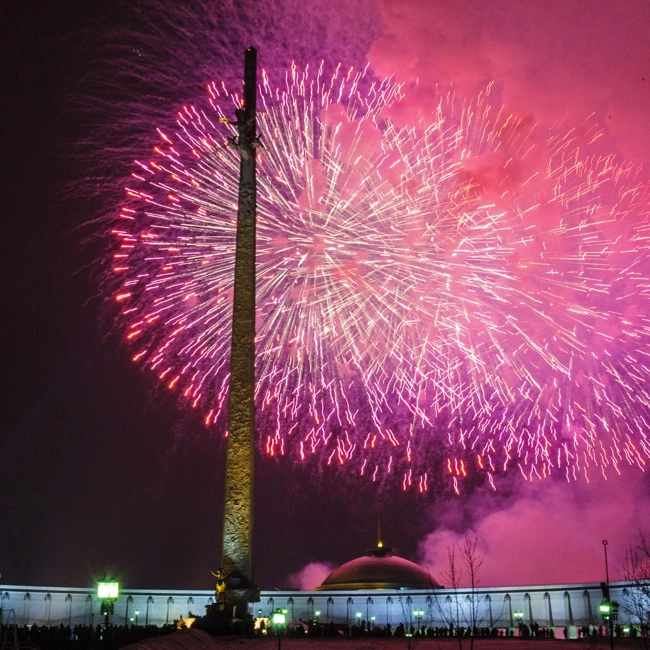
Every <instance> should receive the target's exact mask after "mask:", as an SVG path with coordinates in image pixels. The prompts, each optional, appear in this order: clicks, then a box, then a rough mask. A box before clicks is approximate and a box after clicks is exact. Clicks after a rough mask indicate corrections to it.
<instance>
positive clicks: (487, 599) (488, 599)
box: [485, 594, 494, 627]
mask: <svg viewBox="0 0 650 650" xmlns="http://www.w3.org/2000/svg"><path fill="white" fill-rule="evenodd" d="M485 602H486V603H487V609H488V618H489V621H490V627H494V618H493V616H492V596H490V594H485Z"/></svg>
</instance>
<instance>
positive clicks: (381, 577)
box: [316, 541, 442, 591]
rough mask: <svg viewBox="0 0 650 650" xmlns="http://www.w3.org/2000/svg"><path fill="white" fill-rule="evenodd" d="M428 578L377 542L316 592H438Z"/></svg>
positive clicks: (330, 576) (431, 580)
mask: <svg viewBox="0 0 650 650" xmlns="http://www.w3.org/2000/svg"><path fill="white" fill-rule="evenodd" d="M441 588H442V587H441V585H439V584H438V583H437V582H436V581H435V580H434V579H433V578H432V577H431V574H430V573H428V572H427V571H425V570H424V569H423V568H422V567H420V566H418V565H417V564H415V563H414V562H410V561H409V560H405V559H404V558H402V557H398V556H396V555H393V551H392V549H390V548H387V547H385V546H384V545H383V544H382V542H381V541H380V542H379V543H378V544H377V547H376V548H370V549H367V550H366V555H365V556H363V557H358V558H356V559H354V560H351V561H350V562H346V563H345V564H343V565H341V566H340V567H339V568H338V569H335V570H334V571H332V573H330V574H329V576H327V578H325V580H324V581H323V583H322V584H321V585H319V586H318V587H316V591H360V590H373V589H384V590H393V589H396V590H404V589H408V590H411V589H441Z"/></svg>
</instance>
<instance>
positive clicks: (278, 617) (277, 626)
mask: <svg viewBox="0 0 650 650" xmlns="http://www.w3.org/2000/svg"><path fill="white" fill-rule="evenodd" d="M271 623H272V624H273V629H274V630H275V633H276V634H277V635H278V650H281V647H282V645H281V644H282V636H281V635H280V631H281V630H282V629H283V628H284V626H285V625H286V623H287V610H286V609H276V610H275V611H274V612H273V613H272V614H271Z"/></svg>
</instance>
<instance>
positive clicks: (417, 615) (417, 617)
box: [413, 609, 424, 629]
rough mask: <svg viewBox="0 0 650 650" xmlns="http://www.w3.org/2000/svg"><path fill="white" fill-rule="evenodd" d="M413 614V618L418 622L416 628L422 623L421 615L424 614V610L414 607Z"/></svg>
mask: <svg viewBox="0 0 650 650" xmlns="http://www.w3.org/2000/svg"><path fill="white" fill-rule="evenodd" d="M413 614H414V615H415V620H416V621H417V624H418V629H419V628H420V627H421V625H422V617H423V616H424V610H423V609H416V610H415V611H414V612H413Z"/></svg>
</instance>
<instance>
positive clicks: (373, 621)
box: [368, 616, 375, 631]
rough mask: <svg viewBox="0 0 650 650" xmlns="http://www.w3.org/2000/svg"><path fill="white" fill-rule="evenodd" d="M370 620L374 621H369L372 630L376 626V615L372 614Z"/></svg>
mask: <svg viewBox="0 0 650 650" xmlns="http://www.w3.org/2000/svg"><path fill="white" fill-rule="evenodd" d="M370 620H371V621H372V623H368V627H369V628H370V630H371V631H372V628H373V627H375V617H374V616H371V617H370Z"/></svg>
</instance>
